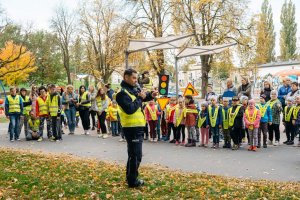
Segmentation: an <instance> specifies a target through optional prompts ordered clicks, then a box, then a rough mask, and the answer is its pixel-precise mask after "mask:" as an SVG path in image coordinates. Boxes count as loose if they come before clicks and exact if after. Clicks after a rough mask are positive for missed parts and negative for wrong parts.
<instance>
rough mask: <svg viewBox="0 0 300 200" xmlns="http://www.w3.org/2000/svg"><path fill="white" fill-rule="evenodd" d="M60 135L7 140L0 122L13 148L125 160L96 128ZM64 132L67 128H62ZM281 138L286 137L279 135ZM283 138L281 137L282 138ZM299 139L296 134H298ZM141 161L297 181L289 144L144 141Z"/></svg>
mask: <svg viewBox="0 0 300 200" xmlns="http://www.w3.org/2000/svg"><path fill="white" fill-rule="evenodd" d="M80 131H82V129H81V128H79V129H77V131H76V133H75V135H72V136H69V135H63V141H62V142H49V141H48V140H45V141H43V142H41V143H38V142H36V141H25V139H24V133H23V134H22V136H21V141H19V142H13V143H11V142H9V140H8V136H7V124H0V146H1V147H10V148H16V149H30V150H32V151H43V152H53V153H69V154H73V155H76V156H81V157H87V158H96V159H99V160H107V161H116V162H118V163H121V164H125V163H126V159H127V152H126V143H123V142H119V141H118V140H119V139H120V138H119V137H117V138H113V137H109V138H108V139H100V138H98V137H97V136H96V132H95V131H94V132H91V135H89V136H85V135H80ZM65 132H67V130H66V131H65ZM282 138H283V140H284V139H285V137H284V135H282ZM283 140H282V141H283ZM297 140H298V138H297ZM143 155H144V157H143V161H142V165H146V164H160V165H162V166H165V167H168V168H171V169H176V170H183V171H188V172H206V173H209V174H216V175H225V176H230V177H238V178H252V179H268V180H280V181H300V148H298V147H292V146H286V145H281V146H277V147H274V146H269V147H268V148H267V149H260V150H259V151H258V152H248V151H247V149H246V147H244V148H242V149H241V150H238V151H232V150H228V149H217V150H214V149H211V148H202V147H194V148H186V147H181V146H175V145H174V144H169V143H165V142H158V143H150V142H148V141H146V142H144V146H143Z"/></svg>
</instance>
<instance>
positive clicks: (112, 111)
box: [108, 100, 119, 137]
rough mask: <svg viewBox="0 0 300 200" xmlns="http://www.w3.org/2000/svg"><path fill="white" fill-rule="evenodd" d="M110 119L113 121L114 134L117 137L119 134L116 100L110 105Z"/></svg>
mask: <svg viewBox="0 0 300 200" xmlns="http://www.w3.org/2000/svg"><path fill="white" fill-rule="evenodd" d="M108 115H109V121H110V123H111V129H112V136H113V137H116V136H119V135H118V105H117V102H116V101H115V100H113V101H112V104H111V105H110V106H109V107H108Z"/></svg>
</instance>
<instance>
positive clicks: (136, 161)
mask: <svg viewBox="0 0 300 200" xmlns="http://www.w3.org/2000/svg"><path fill="white" fill-rule="evenodd" d="M123 132H124V136H125V138H126V141H127V153H128V160H127V166H126V180H127V183H128V185H129V186H134V185H135V184H136V181H137V177H138V175H139V173H138V169H139V166H140V163H141V161H142V144H143V140H144V127H130V128H124V127H123Z"/></svg>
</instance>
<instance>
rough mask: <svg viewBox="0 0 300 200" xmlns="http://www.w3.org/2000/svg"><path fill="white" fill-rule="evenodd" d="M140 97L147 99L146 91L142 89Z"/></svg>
mask: <svg viewBox="0 0 300 200" xmlns="http://www.w3.org/2000/svg"><path fill="white" fill-rule="evenodd" d="M138 96H139V97H142V99H145V98H146V96H147V95H146V93H145V92H144V91H141V92H140V93H139V94H138Z"/></svg>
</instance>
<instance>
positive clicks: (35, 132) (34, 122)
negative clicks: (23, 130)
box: [26, 111, 40, 140]
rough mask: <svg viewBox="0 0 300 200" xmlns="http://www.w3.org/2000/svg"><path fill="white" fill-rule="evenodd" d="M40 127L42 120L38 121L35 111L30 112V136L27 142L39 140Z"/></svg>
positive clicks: (28, 135) (27, 136) (27, 137)
mask: <svg viewBox="0 0 300 200" xmlns="http://www.w3.org/2000/svg"><path fill="white" fill-rule="evenodd" d="M39 127H40V120H39V119H37V118H36V117H35V115H34V112H33V111H30V119H29V120H28V128H29V129H28V134H27V135H26V140H37V139H39V135H40V134H39Z"/></svg>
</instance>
